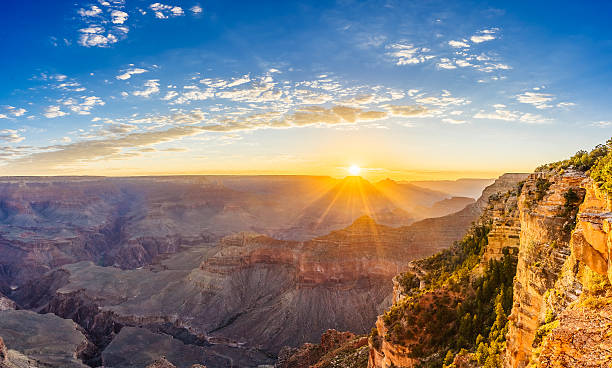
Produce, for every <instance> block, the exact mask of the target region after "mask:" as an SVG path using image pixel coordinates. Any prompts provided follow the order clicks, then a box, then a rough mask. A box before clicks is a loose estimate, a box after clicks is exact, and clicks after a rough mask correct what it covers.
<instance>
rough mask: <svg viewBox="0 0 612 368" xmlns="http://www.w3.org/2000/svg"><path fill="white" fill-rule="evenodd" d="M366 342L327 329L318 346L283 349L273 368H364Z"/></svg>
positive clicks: (356, 337) (346, 333)
mask: <svg viewBox="0 0 612 368" xmlns="http://www.w3.org/2000/svg"><path fill="white" fill-rule="evenodd" d="M367 341H368V339H367V337H365V336H356V335H355V334H353V333H351V332H338V331H336V330H327V331H326V332H325V333H324V334H323V335H322V336H321V343H320V344H312V343H306V344H304V345H302V346H301V347H299V348H290V347H285V348H283V349H282V350H281V352H280V353H279V358H278V361H277V362H276V364H275V366H274V367H275V368H310V367H312V368H324V367H330V368H331V367H352V368H359V367H362V368H365V367H366V365H367V351H368V347H367V345H368V343H367Z"/></svg>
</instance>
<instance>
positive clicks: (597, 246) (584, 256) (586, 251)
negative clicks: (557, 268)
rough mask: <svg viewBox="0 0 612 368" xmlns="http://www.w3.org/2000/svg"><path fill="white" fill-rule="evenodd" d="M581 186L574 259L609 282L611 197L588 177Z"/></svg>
mask: <svg viewBox="0 0 612 368" xmlns="http://www.w3.org/2000/svg"><path fill="white" fill-rule="evenodd" d="M584 187H585V189H586V195H585V197H584V201H583V203H582V204H581V205H580V211H579V213H578V217H577V225H576V229H575V230H574V232H573V233H572V248H573V251H574V253H575V254H576V258H578V259H579V260H580V261H582V262H584V263H586V264H587V265H588V266H589V267H590V268H591V269H592V270H593V271H595V272H598V273H600V274H602V275H608V278H609V279H610V280H611V281H612V198H610V197H609V196H607V195H606V194H605V193H603V192H602V191H601V190H599V189H598V188H597V185H596V184H595V183H594V182H593V181H591V180H589V181H587V182H586V183H585V184H584Z"/></svg>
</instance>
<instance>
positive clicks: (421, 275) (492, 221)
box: [368, 174, 527, 368]
mask: <svg viewBox="0 0 612 368" xmlns="http://www.w3.org/2000/svg"><path fill="white" fill-rule="evenodd" d="M525 178H527V175H526V174H505V175H503V176H501V177H500V178H499V179H498V180H496V181H495V183H494V184H492V185H491V186H489V187H487V188H486V189H485V190H484V191H483V195H482V196H481V197H480V198H479V199H478V201H477V202H476V203H475V204H474V205H473V207H474V208H479V209H480V211H481V215H480V217H479V218H474V221H475V224H476V225H475V226H484V227H487V228H488V229H489V231H488V234H487V240H488V245H487V246H486V247H485V248H484V249H483V254H482V256H481V257H480V261H479V265H478V264H477V265H475V266H476V267H475V268H474V270H473V273H474V277H477V275H479V274H480V273H482V270H483V269H484V268H486V266H487V264H488V262H489V261H491V260H499V259H500V258H502V257H503V255H504V252H506V253H507V252H510V253H513V254H517V253H518V246H519V234H520V219H519V210H518V206H517V197H518V193H519V191H520V189H521V188H520V185H519V183H520V181H521V180H524V179H525ZM407 270H408V271H409V273H411V274H412V275H414V276H413V277H416V281H414V282H413V283H412V284H413V287H416V288H417V289H419V288H420V289H423V288H425V287H427V285H425V281H423V280H426V279H427V274H428V273H429V272H430V271H431V270H424V269H423V268H422V267H421V266H420V265H419V264H418V263H415V262H411V263H410V264H409V267H408V268H407ZM402 276H403V275H399V276H397V277H395V278H394V279H393V307H392V308H391V310H390V311H388V312H387V313H386V314H385V315H381V316H379V317H378V319H377V321H376V324H375V327H374V329H373V330H372V333H371V335H370V339H369V347H370V353H369V361H368V367H370V368H389V367H416V366H419V364H421V363H422V362H423V361H422V359H421V358H419V357H417V355H422V354H423V351H419V352H416V351H415V349H419V350H420V349H422V348H423V349H425V350H426V351H427V350H430V351H431V354H432V355H433V356H435V355H436V353H435V350H436V348H441V347H439V346H437V345H436V342H435V341H436V340H437V338H438V336H441V335H444V334H445V333H446V332H442V331H443V330H444V329H446V328H449V330H450V327H451V325H453V324H454V322H453V321H452V318H451V319H450V320H449V319H445V321H446V322H441V324H440V325H439V326H437V327H433V328H432V327H431V326H428V323H427V320H429V321H430V320H431V319H432V318H433V319H436V318H438V316H439V314H438V313H452V314H454V313H455V312H454V308H456V307H457V305H458V303H460V301H461V299H462V298H464V297H465V296H463V295H461V294H460V293H458V292H456V291H453V290H451V289H447V288H438V289H435V288H434V289H433V290H429V289H427V290H428V291H425V292H424V293H420V294H419V295H418V297H416V298H414V299H410V302H409V303H408V302H406V298H407V297H408V296H409V294H411V293H415V292H414V291H409V290H406V285H402V283H403V281H402V280H401V279H402ZM417 293H418V292H417ZM451 311H452V312H451ZM389 313H390V314H389ZM398 314H399V317H398ZM389 318H401V319H403V320H404V322H403V327H404V328H405V329H408V330H410V331H411V332H409V333H408V334H406V332H403V334H404V335H405V336H408V337H407V338H404V339H401V341H394V338H393V337H392V336H393V335H397V333H396V332H394V331H390V330H389V328H390V326H388V325H387V323H386V322H385V320H386V319H389ZM446 323H448V325H445V324H446ZM440 329H442V331H441V330H440Z"/></svg>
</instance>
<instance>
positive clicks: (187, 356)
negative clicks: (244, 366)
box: [102, 327, 232, 368]
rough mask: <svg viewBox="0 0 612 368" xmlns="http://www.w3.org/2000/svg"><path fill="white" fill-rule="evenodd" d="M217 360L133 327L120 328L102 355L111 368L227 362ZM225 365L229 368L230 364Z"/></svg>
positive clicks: (183, 366) (187, 366)
mask: <svg viewBox="0 0 612 368" xmlns="http://www.w3.org/2000/svg"><path fill="white" fill-rule="evenodd" d="M219 360H220V358H216V361H215V358H213V357H209V356H208V354H207V353H206V351H205V350H204V348H202V347H200V346H196V345H185V344H183V343H182V342H181V341H179V340H177V339H174V338H173V337H171V336H168V335H164V334H156V333H153V332H150V331H149V330H146V329H142V328H135V327H125V328H123V329H122V330H121V332H120V333H119V334H118V335H117V337H116V338H115V339H114V340H113V342H111V344H110V345H109V346H108V348H106V349H105V350H104V352H103V353H102V362H103V365H104V366H105V367H112V368H146V367H148V366H153V367H155V366H156V364H157V366H159V367H176V368H192V367H194V365H195V364H198V365H199V364H201V363H205V362H207V361H213V362H214V363H216V364H217V366H220V365H219V364H226V363H228V361H227V360H224V361H223V362H221V361H219ZM163 364H166V365H163ZM227 366H228V367H230V366H232V364H231V362H230V364H228V365H227Z"/></svg>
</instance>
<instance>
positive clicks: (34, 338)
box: [0, 310, 93, 368]
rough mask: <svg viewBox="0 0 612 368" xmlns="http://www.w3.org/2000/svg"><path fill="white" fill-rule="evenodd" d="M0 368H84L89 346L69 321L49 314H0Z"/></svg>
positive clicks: (18, 312) (26, 312)
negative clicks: (83, 360) (83, 361)
mask: <svg viewBox="0 0 612 368" xmlns="http://www.w3.org/2000/svg"><path fill="white" fill-rule="evenodd" d="M0 337H1V338H0V367H8V368H14V367H20V368H21V367H41V368H42V367H66V368H85V367H87V366H86V365H85V364H83V363H82V359H84V358H86V357H87V355H88V354H91V350H92V348H93V346H92V345H91V343H90V342H89V341H88V340H87V338H86V336H85V335H84V334H83V333H82V330H81V329H80V328H79V327H78V326H77V325H76V324H75V323H74V322H72V321H70V320H65V319H61V318H59V317H57V316H55V315H53V314H37V313H33V312H29V311H15V310H5V311H0Z"/></svg>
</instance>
